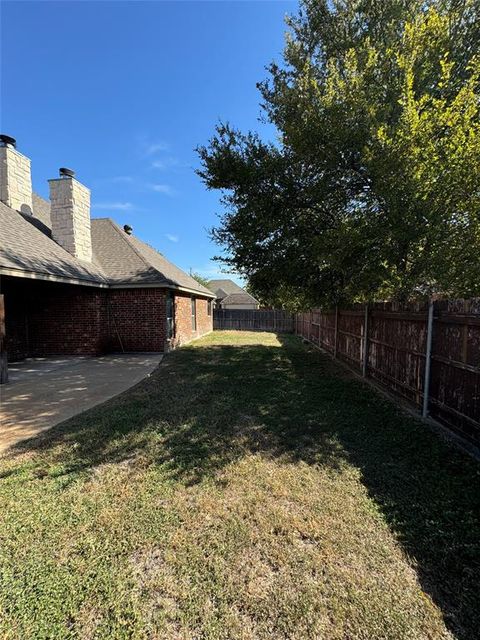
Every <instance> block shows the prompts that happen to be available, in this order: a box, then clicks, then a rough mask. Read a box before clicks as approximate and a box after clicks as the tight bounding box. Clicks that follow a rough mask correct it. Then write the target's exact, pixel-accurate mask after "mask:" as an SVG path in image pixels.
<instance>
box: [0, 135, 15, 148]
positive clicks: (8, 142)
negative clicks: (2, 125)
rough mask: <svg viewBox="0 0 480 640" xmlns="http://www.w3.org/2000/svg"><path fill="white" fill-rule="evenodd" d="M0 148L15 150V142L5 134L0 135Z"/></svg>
mask: <svg viewBox="0 0 480 640" xmlns="http://www.w3.org/2000/svg"><path fill="white" fill-rule="evenodd" d="M0 146H1V147H13V148H14V149H16V148H17V141H16V140H15V138H12V136H7V135H6V134H5V133H2V134H0Z"/></svg>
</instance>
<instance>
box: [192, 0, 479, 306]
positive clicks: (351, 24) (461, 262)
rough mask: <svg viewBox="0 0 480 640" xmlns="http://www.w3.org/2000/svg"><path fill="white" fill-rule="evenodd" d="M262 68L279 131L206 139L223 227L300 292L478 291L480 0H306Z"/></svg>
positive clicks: (263, 284) (290, 294)
mask: <svg viewBox="0 0 480 640" xmlns="http://www.w3.org/2000/svg"><path fill="white" fill-rule="evenodd" d="M288 24H289V32H288V35H287V41H286V46H285V51H284V60H283V63H282V64H281V65H277V64H271V65H270V68H269V78H268V79H267V80H266V81H264V82H262V83H260V84H259V85H258V86H259V89H260V92H261V96H262V108H263V111H264V117H265V118H266V119H267V120H268V121H269V122H271V123H273V124H274V125H275V127H276V129H277V131H278V141H277V142H275V143H272V142H270V143H268V142H265V141H263V140H262V139H261V138H260V137H259V136H258V135H257V134H255V133H252V132H247V133H242V132H240V131H238V130H236V129H235V128H234V127H232V126H230V125H228V124H225V125H224V124H222V125H220V126H218V127H217V130H216V133H215V135H214V136H213V137H212V139H211V140H210V142H209V144H208V145H207V146H205V147H200V148H199V150H198V151H199V155H200V158H201V162H202V167H201V169H200V170H199V175H200V176H201V177H202V179H203V180H204V182H205V184H206V186H207V187H208V188H211V189H220V190H222V192H223V204H224V211H223V213H222V215H221V217H220V224H219V226H218V227H217V228H215V229H214V230H213V231H212V234H213V237H214V238H215V240H216V241H217V242H218V243H219V244H220V245H221V246H222V247H223V248H224V250H225V255H224V256H223V259H224V261H225V262H226V263H227V264H228V265H229V266H230V267H232V268H233V269H235V270H236V271H238V272H239V273H241V274H242V275H243V276H245V277H246V278H247V279H248V280H249V283H250V286H251V287H252V289H253V290H254V291H256V292H257V293H258V295H260V296H262V297H263V298H266V299H269V300H271V301H272V302H275V301H276V302H285V301H286V300H289V301H290V302H291V305H292V306H297V307H298V306H303V305H308V304H317V303H324V304H328V303H332V302H345V301H355V300H368V299H371V298H375V297H376V298H386V297H396V298H400V299H406V298H408V297H409V296H412V295H415V294H418V293H428V292H442V293H444V294H447V295H455V296H470V295H475V294H477V295H478V294H480V264H479V263H480V261H479V255H480V187H479V185H480V98H479V86H480V0H431V1H430V2H425V1H420V0H389V1H388V2H385V1H383V0H336V1H333V2H332V1H330V0H328V1H327V0H305V1H304V2H302V4H301V9H300V11H299V14H298V15H297V16H295V17H292V18H290V19H289V20H288Z"/></svg>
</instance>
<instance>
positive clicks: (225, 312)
mask: <svg viewBox="0 0 480 640" xmlns="http://www.w3.org/2000/svg"><path fill="white" fill-rule="evenodd" d="M213 328H214V329H237V330H239V331H275V332H277V333H293V332H294V330H295V317H294V315H293V314H291V313H288V312H287V311H282V310H277V309H275V310H272V311H264V310H263V309H245V310H243V309H214V310H213Z"/></svg>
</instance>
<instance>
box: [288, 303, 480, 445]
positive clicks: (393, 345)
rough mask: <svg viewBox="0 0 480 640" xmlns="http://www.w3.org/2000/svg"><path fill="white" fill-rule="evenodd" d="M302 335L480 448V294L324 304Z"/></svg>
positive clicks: (300, 325) (303, 320)
mask: <svg viewBox="0 0 480 640" xmlns="http://www.w3.org/2000/svg"><path fill="white" fill-rule="evenodd" d="M429 316H430V322H429ZM429 326H430V330H429ZM295 332H296V333H297V334H298V335H300V336H302V337H304V338H306V339H307V340H309V341H310V342H312V343H314V344H316V345H318V346H319V347H321V348H322V349H324V350H325V351H328V352H329V353H330V354H332V355H333V356H334V357H336V358H338V359H340V360H343V361H344V362H346V363H347V364H349V365H350V366H352V367H353V368H354V369H356V370H357V371H359V372H361V373H362V375H363V376H365V377H368V378H371V379H373V380H374V381H376V382H378V383H380V384H381V385H382V386H384V387H387V388H388V389H389V390H391V391H394V392H395V393H396V394H398V395H400V396H402V397H403V398H405V399H407V400H408V401H409V402H410V403H412V404H413V405H415V406H416V407H418V408H419V409H420V410H421V411H422V414H423V415H424V416H426V415H427V414H429V415H431V416H432V417H434V418H436V419H438V420H439V421H441V422H442V423H444V424H446V425H447V426H448V427H450V428H452V429H453V430H455V431H457V432H459V433H461V434H462V435H463V436H465V437H467V438H468V439H469V440H471V441H472V442H474V443H475V444H477V445H480V299H475V300H457V301H455V300H440V301H436V302H434V303H431V304H428V303H416V304H409V305H403V306H401V305H399V304H396V303H375V304H372V305H369V306H368V307H367V306H364V305H354V306H353V307H351V308H349V309H338V308H337V309H335V310H330V311H326V310H319V309H316V310H313V311H309V312H306V313H299V314H297V315H296V320H295Z"/></svg>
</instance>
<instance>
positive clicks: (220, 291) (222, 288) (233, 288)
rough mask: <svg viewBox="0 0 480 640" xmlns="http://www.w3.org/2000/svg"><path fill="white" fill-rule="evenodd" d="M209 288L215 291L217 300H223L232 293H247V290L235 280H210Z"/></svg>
mask: <svg viewBox="0 0 480 640" xmlns="http://www.w3.org/2000/svg"><path fill="white" fill-rule="evenodd" d="M208 288H209V289H210V291H213V293H215V295H216V296H217V298H220V299H223V298H224V297H225V296H227V295H228V294H230V293H245V289H242V287H240V286H239V285H238V284H237V283H236V282H234V281H233V280H229V279H225V280H209V282H208Z"/></svg>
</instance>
